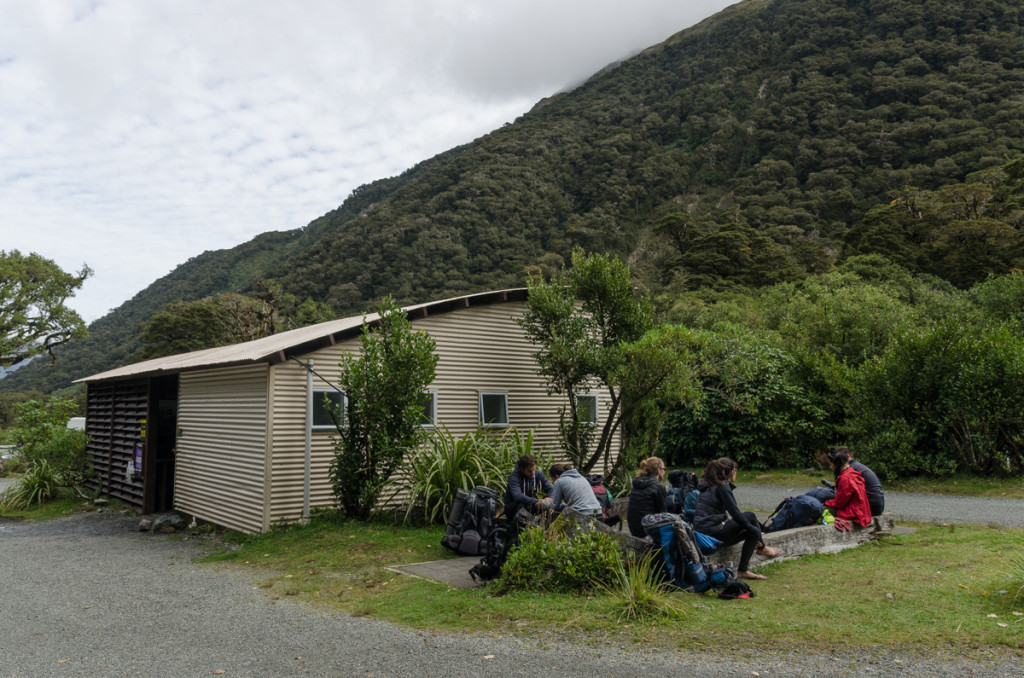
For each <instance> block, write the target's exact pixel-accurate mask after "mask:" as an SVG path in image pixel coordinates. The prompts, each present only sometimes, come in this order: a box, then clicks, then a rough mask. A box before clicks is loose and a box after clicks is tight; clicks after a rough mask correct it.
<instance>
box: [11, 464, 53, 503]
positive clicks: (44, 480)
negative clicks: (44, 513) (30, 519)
mask: <svg viewBox="0 0 1024 678" xmlns="http://www.w3.org/2000/svg"><path fill="white" fill-rule="evenodd" d="M58 488H59V483H58V476H57V472H56V471H55V470H54V468H53V467H52V466H51V465H50V463H49V462H48V461H46V460H45V459H40V460H38V461H35V462H33V463H32V465H31V466H30V467H29V470H28V472H26V473H25V475H23V476H22V477H21V480H20V481H19V482H18V484H16V485H14V486H13V487H9V488H8V489H7V490H6V491H5V492H4V493H3V494H2V495H0V508H3V509H5V510H10V509H23V508H26V507H28V506H30V505H32V504H42V503H44V502H46V501H49V500H50V499H52V498H53V497H55V496H56V494H57V490H58Z"/></svg>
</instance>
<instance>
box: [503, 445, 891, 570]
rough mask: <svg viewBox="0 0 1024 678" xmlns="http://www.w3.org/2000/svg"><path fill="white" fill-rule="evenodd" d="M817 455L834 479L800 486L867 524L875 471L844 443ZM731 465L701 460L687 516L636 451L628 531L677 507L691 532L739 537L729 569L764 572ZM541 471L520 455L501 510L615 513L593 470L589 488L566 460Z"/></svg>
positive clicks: (660, 472)
mask: <svg viewBox="0 0 1024 678" xmlns="http://www.w3.org/2000/svg"><path fill="white" fill-rule="evenodd" d="M825 459H826V460H827V462H828V464H829V465H830V466H831V469H832V472H833V473H834V475H835V481H834V482H830V483H828V486H827V487H817V488H814V489H813V490H811V491H810V492H808V493H807V494H808V495H810V496H812V497H814V498H815V499H816V500H818V501H819V502H820V503H821V505H822V506H823V507H824V508H825V509H827V510H828V512H829V513H830V514H831V515H832V516H833V517H834V520H835V522H834V524H835V526H836V528H838V529H840V530H845V529H850V527H851V526H852V525H858V526H860V527H867V526H868V525H870V524H871V521H872V518H873V516H877V515H880V514H881V513H882V512H883V510H884V509H885V495H884V493H883V492H882V486H881V483H879V481H878V477H877V476H876V475H875V474H874V472H872V471H871V469H869V468H868V467H867V466H865V465H864V464H862V463H860V462H858V461H856V460H854V459H853V456H852V455H851V453H850V450H849V448H848V447H845V446H841V447H833V448H832V449H831V450H829V452H828V453H827V455H826V457H825ZM738 470H739V466H738V465H737V463H736V462H735V461H734V460H733V459H730V458H728V457H722V458H720V459H715V460H714V461H711V462H710V463H708V465H707V466H706V467H705V469H704V473H703V475H702V476H701V478H700V481H699V482H698V483H697V485H696V489H695V490H694V491H693V492H692V493H688V494H690V495H692V496H690V501H691V502H693V500H695V505H694V506H693V507H692V511H693V512H692V517H691V516H690V515H688V512H686V513H684V512H683V511H682V510H681V507H680V506H679V503H678V502H672V504H671V505H670V503H669V502H668V501H667V496H668V490H667V489H666V487H665V484H664V483H663V478H664V476H665V464H664V462H663V461H662V460H661V459H660V458H658V457H650V458H648V459H644V460H643V461H642V462H640V470H639V471H638V472H637V475H636V477H635V478H634V479H633V487H632V491H631V493H630V495H629V509H628V512H627V516H626V524H627V525H628V527H629V532H630V534H632V535H633V536H634V537H637V538H640V539H645V538H646V537H647V535H646V533H645V530H644V527H643V519H644V518H645V517H647V516H650V515H654V514H659V513H671V512H679V513H681V514H684V515H685V517H686V518H687V519H688V520H687V522H689V523H690V524H692V527H693V529H694V530H695V531H696V532H698V533H701V534H704V535H707V536H709V537H712V538H713V539H715V540H718V541H719V542H721V544H722V545H724V546H732V545H733V544H738V543H740V542H741V541H742V542H743V546H742V549H741V552H740V561H739V567H738V568H737V569H736V575H737V576H739V577H741V578H744V579H765V578H766V577H765V576H764V575H761V574H757V573H756V572H752V571H751V570H750V561H751V558H752V557H753V555H754V554H755V553H756V554H757V555H759V556H761V557H764V558H775V557H776V556H778V555H779V553H780V551H779V549H777V548H773V547H770V546H767V545H766V544H765V543H764V540H763V538H762V528H761V524H760V523H759V522H758V520H757V517H756V516H755V515H754V514H753V513H752V512H750V511H740V510H739V506H738V505H737V503H736V498H735V496H734V495H733V490H734V489H735V487H736V484H735V483H736V473H737V471H738ZM674 473H675V472H674ZM549 474H550V476H551V477H552V479H551V480H548V478H547V477H546V476H545V475H544V473H543V472H542V471H541V470H540V469H538V468H537V460H536V458H534V457H533V456H531V455H526V456H524V457H522V458H520V459H519V461H518V463H517V464H516V468H515V470H513V471H512V474H511V475H510V477H509V481H508V486H507V488H506V491H505V513H506V515H509V516H512V515H515V514H516V512H517V511H519V509H521V508H522V509H526V510H528V511H529V512H531V513H540V512H541V511H544V510H547V509H554V510H556V511H557V510H561V509H562V508H564V507H565V506H572V507H573V509H575V510H576V511H578V512H580V513H584V514H589V515H593V516H595V517H597V518H599V519H602V520H604V521H605V522H609V523H610V524H614V521H617V520H618V518H617V517H611V518H609V517H608V510H609V508H610V506H611V495H610V494H608V493H607V491H606V490H605V489H604V488H603V486H601V484H600V476H596V478H597V479H598V483H597V486H598V487H600V490H599V493H595V491H594V490H595V485H594V484H593V482H592V481H593V479H594V478H595V476H590V477H589V478H588V477H584V476H583V475H581V474H580V473H579V471H577V470H576V469H574V468H572V466H571V465H569V464H555V465H554V466H552V467H551V468H550V469H549ZM689 475H690V476H692V475H693V474H689ZM541 493H543V495H544V496H543V498H542V497H541Z"/></svg>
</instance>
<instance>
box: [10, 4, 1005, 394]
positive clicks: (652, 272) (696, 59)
mask: <svg viewBox="0 0 1024 678" xmlns="http://www.w3.org/2000/svg"><path fill="white" fill-rule="evenodd" d="M1022 85H1024V10H1022V8H1021V7H1020V6H1018V5H1016V4H1014V3H1011V2H1007V1H1005V0H982V1H980V2H977V3H969V4H968V5H966V6H965V5H958V6H949V5H946V4H944V3H940V2H936V1H934V0H919V1H917V2H897V1H895V0H849V1H847V2H836V1H834V0H804V1H803V2H796V1H794V0H746V1H745V2H742V3H738V4H737V5H733V6H731V7H728V8H726V9H725V10H723V11H722V12H719V13H718V14H716V15H714V16H713V17H710V18H708V19H706V20H704V21H702V22H700V23H699V24H697V25H695V26H693V27H690V28H688V29H685V30H683V31H680V32H677V33H676V34H674V35H672V36H670V37H669V38H668V39H666V40H665V41H663V42H661V43H659V44H657V45H653V46H651V47H649V48H647V49H645V50H642V51H641V52H640V53H638V54H637V55H635V56H634V57H631V58H629V59H626V60H624V61H622V62H620V63H619V64H618V65H616V66H615V67H613V68H611V69H610V70H604V69H603V72H601V73H599V74H595V75H594V76H592V77H591V78H589V79H587V80H586V81H585V82H583V83H581V84H580V85H579V86H578V87H576V88H574V89H572V90H571V91H568V92H564V93H558V94H555V95H552V96H551V97H548V98H546V99H543V100H541V101H539V102H538V103H537V104H535V105H534V106H533V107H532V108H531V109H530V111H528V112H527V113H524V114H523V115H522V116H520V117H519V118H517V119H516V120H515V121H514V122H513V123H510V124H507V125H505V126H503V127H501V128H498V129H496V130H493V131H492V132H490V133H488V134H486V135H484V136H482V137H480V138H479V139H476V140H475V141H473V142H471V143H469V144H464V145H462V146H458V147H455V148H453V149H449V150H448V151H445V152H443V153H440V154H438V155H436V156H434V157H432V158H429V159H427V160H424V161H423V162H421V163H418V164H417V165H416V166H414V167H412V168H410V169H409V170H407V171H406V172H404V173H402V174H401V175H398V176H396V177H390V178H386V179H380V180H377V181H374V182H371V183H369V184H366V185H364V186H360V187H359V188H357V189H356V190H355V191H353V192H352V194H351V195H350V196H349V197H348V198H347V199H346V200H345V201H344V202H343V203H342V204H341V205H340V206H338V207H337V208H335V209H333V210H330V211H328V212H327V213H325V214H324V215H322V216H321V217H318V218H317V219H314V220H313V221H311V222H310V223H309V224H308V225H307V226H305V227H303V228H301V229H295V230H293V231H286V232H280V233H286V234H289V235H287V236H272V235H270V234H263V235H261V236H258V237H257V238H254V239H253V240H252V241H250V242H249V243H243V244H242V245H239V246H238V247H236V248H232V249H230V250H219V251H216V252H207V253H204V254H203V255H200V256H199V257H196V258H194V259H193V260H190V261H189V262H186V263H185V264H182V266H181V267H178V268H176V269H175V271H172V273H171V274H169V275H168V276H165V277H164V278H161V279H160V280H158V281H156V282H154V283H153V285H151V286H150V287H149V288H147V289H146V290H143V291H142V292H140V293H139V294H138V295H136V296H135V297H133V299H132V300H130V301H129V302H126V303H125V304H123V305H122V306H121V307H118V309H115V311H113V312H112V313H111V314H108V316H104V318H101V319H100V320H98V321H96V322H95V323H93V325H92V326H91V327H92V328H94V329H93V330H92V331H93V332H94V338H93V339H90V340H86V341H87V342H90V343H88V344H87V343H85V342H82V343H80V344H79V346H77V347H76V346H68V347H66V349H65V350H63V351H61V354H60V356H59V357H60V361H61V362H63V363H64V364H65V365H64V367H63V368H61V369H60V370H59V375H60V376H58V372H53V371H51V372H50V373H49V375H48V376H45V375H46V373H44V372H43V371H42V370H41V369H40V367H37V366H36V365H30V366H28V367H27V368H23V369H22V370H19V371H18V374H16V375H11V377H9V378H8V379H4V380H2V381H0V390H16V389H17V388H27V387H28V385H30V384H42V383H45V384H46V386H47V388H46V389H45V390H50V389H51V388H56V387H58V384H66V383H68V382H69V381H70V378H69V377H71V378H77V377H80V376H85V375H86V374H88V373H91V372H97V371H100V369H106V368H107V367H110V366H113V365H115V364H119V363H121V362H125V361H127V360H130V359H131V356H132V354H133V349H132V343H131V341H132V340H131V339H130V333H131V332H134V331H135V329H136V327H135V326H137V324H138V323H139V322H144V321H145V320H146V319H147V317H148V316H147V315H146V314H147V313H148V314H149V315H151V314H152V313H153V312H155V311H157V310H159V309H160V308H161V307H162V304H163V303H166V301H164V300H167V301H171V300H173V299H172V298H171V297H174V296H175V295H179V298H182V299H185V300H190V299H198V298H201V297H203V296H208V295H210V294H215V293H218V292H223V291H231V290H237V291H243V292H244V291H247V290H248V291H251V290H252V289H253V285H254V283H255V280H257V279H259V278H269V279H273V280H274V281H275V282H277V283H279V284H281V285H282V287H283V289H284V291H286V292H288V293H291V294H295V295H296V296H298V297H299V298H305V297H307V296H308V297H312V298H314V299H317V300H324V301H328V302H329V303H331V305H332V306H333V308H334V310H335V311H336V312H337V313H339V314H341V315H347V314H354V313H359V312H362V311H363V310H366V309H367V308H371V307H372V306H373V305H374V303H375V302H376V301H377V300H379V299H380V298H381V297H383V296H384V295H386V294H391V295H393V296H394V297H395V298H396V299H397V300H398V301H399V302H401V303H416V302H420V301H427V300H429V299H433V298H442V297H447V296H455V295H458V294H463V293H467V292H473V291H481V290H484V289H487V288H497V287H510V286H517V285H520V284H522V281H523V279H524V277H525V275H526V273H527V271H530V270H542V269H545V268H552V267H557V266H559V265H561V264H562V263H563V262H565V261H567V258H568V254H569V252H570V251H571V249H572V248H573V247H575V246H580V247H583V248H584V249H587V250H591V251H608V252H615V253H618V254H620V255H621V256H623V257H625V258H628V259H630V261H633V262H636V263H637V264H638V268H639V269H641V274H642V275H644V276H645V277H644V282H645V283H646V284H648V285H649V286H654V287H657V286H668V287H672V286H673V285H674V286H682V288H692V287H694V286H698V285H706V284H710V285H722V284H770V283H771V282H773V281H783V280H790V279H794V278H796V277H800V276H804V275H809V274H813V273H815V272H820V271H821V270H825V269H827V268H828V267H829V266H831V265H832V264H833V263H834V262H835V261H836V260H837V258H839V257H840V256H842V255H841V253H842V252H844V251H847V250H850V248H851V247H857V248H860V249H859V250H857V251H861V252H863V251H864V248H865V247H868V245H867V244H865V243H869V242H870V239H865V238H861V239H860V240H858V241H857V242H856V243H852V244H851V243H850V242H847V238H848V234H849V233H851V232H852V231H857V232H860V231H859V230H858V229H859V228H860V226H859V224H860V223H861V222H862V220H864V219H865V217H866V215H868V214H869V213H870V212H871V211H872V210H873V209H874V208H876V207H877V206H878V205H880V204H884V203H887V202H889V201H890V200H891V199H892V195H893V192H895V191H898V190H901V189H906V188H908V187H916V188H920V189H925V190H932V189H938V188H940V187H942V186H946V185H950V184H954V183H957V182H963V181H965V180H967V178H968V176H969V175H971V174H972V173H973V172H977V171H979V170H984V169H991V168H994V167H998V166H1000V165H1001V164H1003V163H1005V162H1006V161H1008V160H1011V159H1013V158H1015V157H1017V156H1018V155H1019V154H1020V153H1021V151H1022V150H1024V122H1021V121H1022V120H1024V112H1022V111H1021V109H1022V107H1024V99H1022V96H1021V95H1020V92H1021V91H1024V87H1022ZM676 212H686V213H688V215H689V217H690V218H692V222H693V223H692V224H690V225H689V226H685V228H689V229H690V231H692V232H690V233H689V235H685V234H684V235H682V236H680V235H679V232H676V231H673V232H675V233H676V235H677V236H679V237H681V238H682V239H681V240H680V239H677V240H676V241H670V239H669V238H667V237H666V235H665V231H664V230H659V224H661V222H662V221H663V220H664V219H665V218H666V217H668V216H670V215H672V214H673V213H676ZM669 230H671V229H669ZM684 230H685V229H684ZM860 230H863V229H860ZM687 238H689V240H687ZM694 238H696V240H695V239H694ZM715 239H717V240H719V241H720V242H722V243H724V244H723V245H722V246H721V247H720V248H719V250H720V251H714V252H712V251H710V250H702V251H701V255H700V256H698V257H692V256H691V257H686V256H685V254H686V253H685V252H684V251H682V250H680V251H678V252H676V251H675V250H676V249H678V247H676V246H675V244H674V243H681V245H680V247H684V248H685V246H688V245H687V243H689V244H693V243H696V242H697V241H698V240H699V241H700V242H702V243H703V244H702V245H701V246H702V247H711V246H712V245H713V243H712V242H711V241H713V240H715ZM751 250H752V251H753V252H754V255H756V256H754V255H740V254H738V253H739V252H741V251H743V252H749V251H751ZM216 267H219V268H220V269H224V268H225V267H226V268H227V269H230V270H229V271H228V272H227V273H226V274H225V273H224V272H223V271H220V272H218V271H216V270H214V269H215V268H216ZM744 268H746V269H756V270H755V271H754V273H756V275H745V273H749V272H750V271H749V270H748V271H744V270H743V269H744ZM926 272H927V271H926ZM729 281H733V283H730V282H729ZM133 325H134V326H133ZM86 354H89V355H91V357H90V358H88V359H87V358H86V357H85V356H86ZM58 365H60V362H59V363H58ZM89 365H91V367H89ZM5 382H6V383H5Z"/></svg>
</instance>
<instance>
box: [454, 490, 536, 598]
mask: <svg viewBox="0 0 1024 678" xmlns="http://www.w3.org/2000/svg"><path fill="white" fill-rule="evenodd" d="M533 524H534V517H533V516H532V515H531V514H530V512H529V511H527V510H526V509H525V508H521V509H519V512H518V513H516V514H515V515H514V516H512V517H511V518H510V519H509V521H508V523H507V524H499V525H498V526H497V527H495V528H494V530H493V531H492V532H491V548H490V549H489V550H488V551H487V553H485V554H484V555H483V557H482V558H480V562H479V563H477V564H476V565H474V566H473V567H471V568H470V569H469V576H470V577H472V578H473V581H474V582H476V581H490V580H492V579H497V578H498V577H499V576H500V575H501V568H502V566H504V565H505V561H506V560H508V554H509V553H510V552H511V551H512V549H514V548H515V547H516V546H518V545H519V536H520V535H521V534H522V533H523V531H524V530H526V528H528V527H530V526H532V525H533Z"/></svg>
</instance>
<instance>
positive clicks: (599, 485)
mask: <svg viewBox="0 0 1024 678" xmlns="http://www.w3.org/2000/svg"><path fill="white" fill-rule="evenodd" d="M587 481H588V482H589V483H590V489H592V490H593V491H594V496H595V497H597V501H598V503H599V504H601V517H602V518H607V517H608V511H610V510H611V508H612V500H611V499H609V498H608V490H607V488H605V486H604V476H602V475H601V474H600V473H591V474H590V475H589V476H587Z"/></svg>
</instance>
